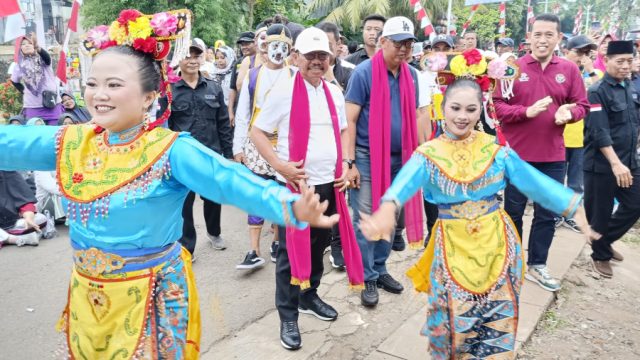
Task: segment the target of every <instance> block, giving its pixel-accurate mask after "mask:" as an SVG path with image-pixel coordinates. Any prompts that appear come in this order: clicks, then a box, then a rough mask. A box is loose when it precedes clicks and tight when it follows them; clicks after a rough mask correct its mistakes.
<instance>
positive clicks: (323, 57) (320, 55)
mask: <svg viewBox="0 0 640 360" xmlns="http://www.w3.org/2000/svg"><path fill="white" fill-rule="evenodd" d="M302 56H304V58H305V59H307V61H313V60H315V59H318V60H320V61H325V60H327V59H328V58H329V54H327V53H326V52H320V51H318V52H311V53H308V54H302Z"/></svg>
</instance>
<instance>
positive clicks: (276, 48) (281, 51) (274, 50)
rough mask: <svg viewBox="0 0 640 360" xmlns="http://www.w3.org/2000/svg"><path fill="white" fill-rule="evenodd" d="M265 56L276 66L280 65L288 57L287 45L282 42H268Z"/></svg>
mask: <svg viewBox="0 0 640 360" xmlns="http://www.w3.org/2000/svg"><path fill="white" fill-rule="evenodd" d="M267 54H268V55H269V61H271V62H272V63H274V64H276V65H280V64H282V63H283V62H284V59H285V58H286V57H287V56H288V55H289V44H287V43H285V42H282V41H273V42H270V43H269V44H268V45H267Z"/></svg>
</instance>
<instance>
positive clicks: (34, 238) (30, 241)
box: [16, 231, 40, 246]
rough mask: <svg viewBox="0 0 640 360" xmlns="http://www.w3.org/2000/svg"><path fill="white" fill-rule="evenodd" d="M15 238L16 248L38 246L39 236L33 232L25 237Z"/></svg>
mask: <svg viewBox="0 0 640 360" xmlns="http://www.w3.org/2000/svg"><path fill="white" fill-rule="evenodd" d="M16 238H18V240H17V241H16V245H17V246H23V245H31V246H38V244H40V234H39V233H37V232H35V231H34V232H30V233H28V234H26V235H20V236H16Z"/></svg>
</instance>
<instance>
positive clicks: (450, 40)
mask: <svg viewBox="0 0 640 360" xmlns="http://www.w3.org/2000/svg"><path fill="white" fill-rule="evenodd" d="M440 43H445V44H447V46H449V47H450V48H452V49H453V46H454V42H453V38H452V37H451V36H449V35H445V34H440V35H438V36H436V37H435V38H434V39H433V41H432V42H431V46H432V47H436V45H438V44H440Z"/></svg>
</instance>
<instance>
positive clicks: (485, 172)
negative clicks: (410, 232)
mask: <svg viewBox="0 0 640 360" xmlns="http://www.w3.org/2000/svg"><path fill="white" fill-rule="evenodd" d="M481 111H482V92H481V89H480V86H479V85H478V84H477V83H476V82H475V81H473V80H469V79H458V80H456V81H454V82H453V83H452V84H451V85H449V87H448V88H447V90H446V92H445V96H444V100H443V112H444V117H445V121H444V125H443V126H444V129H443V130H444V134H442V135H440V136H439V137H437V138H436V139H434V140H432V141H429V142H427V143H425V144H423V145H422V146H420V147H419V148H418V149H417V150H416V152H415V154H414V155H413V157H412V158H411V159H410V161H408V162H407V163H406V164H405V166H404V167H403V169H402V170H401V171H400V173H399V174H398V176H397V177H396V179H395V181H394V182H393V184H392V185H391V187H390V188H389V189H388V190H387V192H386V194H385V195H384V197H383V199H382V202H383V203H382V205H381V206H380V208H379V210H378V211H377V212H375V213H374V214H373V215H372V216H371V217H368V218H367V221H366V222H365V223H364V224H362V225H361V227H362V231H363V233H364V234H365V236H367V237H368V238H370V239H373V240H375V239H380V238H388V237H389V235H388V234H391V233H392V231H393V228H394V219H395V216H394V214H395V213H396V212H397V210H398V209H399V208H400V206H401V205H402V204H403V203H404V202H405V201H407V199H409V198H411V197H412V196H413V195H414V194H415V193H416V192H417V191H418V190H419V189H420V188H421V187H422V189H423V191H424V196H425V198H426V199H427V200H428V201H429V202H432V203H434V204H438V208H439V216H438V221H437V222H436V224H435V226H434V228H433V230H432V236H431V239H430V241H429V245H428V247H427V250H426V251H425V253H424V255H423V257H422V258H421V260H420V261H419V262H418V263H417V264H416V265H415V266H414V267H412V268H411V269H410V270H409V271H408V272H407V275H409V276H410V277H411V278H412V280H413V282H414V285H415V287H416V289H417V290H418V291H428V293H429V313H428V316H427V323H426V326H425V328H424V330H423V334H424V335H428V336H429V342H430V347H431V349H430V350H431V356H432V357H433V358H434V359H453V358H456V359H457V358H467V357H470V358H474V359H476V358H478V359H479V358H487V357H490V358H491V359H510V358H514V357H515V353H514V349H515V348H514V345H515V339H516V329H517V327H518V298H519V295H520V287H521V281H522V274H523V263H522V247H521V244H520V239H519V238H518V235H517V232H516V231H515V227H514V225H513V223H512V222H511V219H510V218H509V216H508V215H507V214H506V213H505V212H504V211H503V210H502V209H501V208H500V204H499V202H498V200H497V199H496V193H497V192H498V191H499V190H501V189H504V187H505V185H506V181H509V182H511V183H512V184H513V185H515V186H516V187H518V189H519V190H520V191H522V192H523V193H524V194H526V195H527V196H529V197H530V198H531V199H533V200H534V201H535V202H537V203H540V204H542V205H543V206H545V207H547V208H549V209H550V210H553V211H555V212H557V213H558V214H565V215H569V216H572V215H573V216H574V218H575V219H576V221H577V222H578V224H579V225H580V227H581V229H582V230H583V232H584V233H585V234H587V235H590V229H589V225H588V224H587V221H586V218H585V215H584V210H583V208H582V207H581V206H579V204H580V201H581V195H579V194H575V193H574V192H573V191H571V190H570V189H567V188H564V187H563V186H562V184H560V183H558V182H556V181H554V180H552V179H550V178H548V177H547V176H545V175H543V174H542V173H540V172H538V171H537V170H535V169H534V168H533V167H531V166H529V165H528V164H527V163H526V162H524V161H522V160H520V158H519V157H518V155H517V154H516V153H515V152H514V151H513V150H511V149H509V148H508V147H505V146H500V145H498V144H496V143H495V138H494V137H493V136H491V135H487V134H485V133H481V132H477V131H475V130H473V129H474V127H475V125H476V123H477V122H478V120H479V119H480V112H481Z"/></svg>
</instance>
